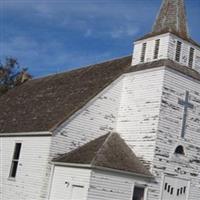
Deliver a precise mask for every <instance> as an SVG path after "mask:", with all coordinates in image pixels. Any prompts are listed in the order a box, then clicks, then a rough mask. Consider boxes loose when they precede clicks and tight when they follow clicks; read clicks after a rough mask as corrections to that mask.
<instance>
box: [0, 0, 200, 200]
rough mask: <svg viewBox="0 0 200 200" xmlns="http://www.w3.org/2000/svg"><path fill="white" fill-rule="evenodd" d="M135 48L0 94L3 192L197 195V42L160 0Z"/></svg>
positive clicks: (169, 1)
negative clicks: (127, 54) (131, 51)
mask: <svg viewBox="0 0 200 200" xmlns="http://www.w3.org/2000/svg"><path fill="white" fill-rule="evenodd" d="M133 49H134V50H133V53H132V55H131V56H126V57H122V58H118V59H114V60H109V61H107V62H103V63H99V64H95V65H91V66H87V67H83V68H80V69H76V70H72V71H69V72H65V73H60V74H55V75H50V76H46V77H43V78H36V79H33V80H30V81H27V82H26V83H24V84H23V85H21V86H19V87H17V88H15V89H12V90H10V91H9V92H7V93H6V94H5V95H3V96H2V97H0V111H1V114H0V155H1V156H0V199H1V200H14V199H15V200H200V44H198V43H197V42H195V41H194V40H192V39H191V37H190V35H189V31H188V25H187V17H186V10H185V2H184V0H163V2H162V5H161V8H160V11H159V13H158V16H157V18H156V20H155V23H154V25H153V28H152V31H150V32H149V33H148V34H147V35H145V36H142V37H141V38H139V39H138V40H137V41H135V42H134V46H133Z"/></svg>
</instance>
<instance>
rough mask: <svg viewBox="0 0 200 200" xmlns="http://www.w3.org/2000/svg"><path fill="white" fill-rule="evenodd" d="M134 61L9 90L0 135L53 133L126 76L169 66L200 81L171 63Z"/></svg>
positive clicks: (1, 105)
mask: <svg viewBox="0 0 200 200" xmlns="http://www.w3.org/2000/svg"><path fill="white" fill-rule="evenodd" d="M131 59H132V57H131V56H128V57H124V58H120V59H115V60H112V61H108V62H104V63H100V64H96V65H92V66H89V67H85V68H81V69H77V70H73V71H70V72H66V73H61V74H56V75H52V76H47V77H44V78H39V79H35V80H31V81H28V82H27V83H25V84H24V85H21V86H19V87H17V88H15V89H13V90H10V91H9V92H8V93H6V94H5V95H3V96H1V97H0V110H1V115H0V133H3V134H4V133H5V134H6V133H21V132H40V131H52V130H54V129H55V128H56V127H57V126H58V125H59V124H61V123H62V122H63V121H65V120H66V119H68V118H69V117H70V116H71V115H72V114H74V113H75V112H76V111H78V110H79V109H80V108H82V107H83V106H84V105H85V104H86V103H87V102H88V101H89V100H91V99H92V98H93V97H94V96H96V95H97V94H98V93H99V92H100V91H102V90H103V89H104V88H105V87H107V86H108V85H109V84H110V83H112V82H113V81H114V80H115V79H117V78H118V77H119V76H121V75H122V74H124V73H128V72H134V71H138V70H145V69H151V68H156V67H161V66H166V67H169V68H171V69H174V70H176V71H178V72H180V73H182V74H185V75H187V76H190V77H192V78H194V79H196V80H200V74H199V73H198V72H197V71H195V70H193V69H191V68H188V67H186V66H182V65H180V64H178V63H176V62H174V61H172V60H166V59H163V60H158V61H153V62H149V63H143V64H138V65H135V66H131ZM1 135H2V134H1Z"/></svg>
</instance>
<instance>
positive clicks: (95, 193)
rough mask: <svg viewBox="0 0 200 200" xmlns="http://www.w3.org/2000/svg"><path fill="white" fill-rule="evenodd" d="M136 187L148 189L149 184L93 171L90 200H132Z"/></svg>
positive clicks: (117, 174) (116, 174) (128, 177)
mask: <svg viewBox="0 0 200 200" xmlns="http://www.w3.org/2000/svg"><path fill="white" fill-rule="evenodd" d="M134 185H144V186H146V187H147V188H148V186H147V182H146V181H145V180H142V179H138V178H137V177H133V176H127V175H123V174H120V173H112V172H105V171H104V172H103V171H100V170H93V171H92V174H91V181H90V188H89V192H88V200H94V199H95V200H132V195H133V188H134Z"/></svg>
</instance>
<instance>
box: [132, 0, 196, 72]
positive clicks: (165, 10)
mask: <svg viewBox="0 0 200 200" xmlns="http://www.w3.org/2000/svg"><path fill="white" fill-rule="evenodd" d="M157 60H171V61H174V62H176V63H179V64H181V65H183V66H186V67H189V68H192V69H194V70H196V71H198V72H200V44H198V43H197V42H195V41H194V40H192V39H191V38H190V36H189V33H188V25H187V17H186V9H185V4H184V0H163V3H162V5H161V8H160V12H159V14H158V16H157V18H156V20H155V23H154V25H153V28H152V31H151V32H150V33H149V34H146V35H145V36H143V37H142V38H139V39H138V40H137V41H136V42H135V43H134V53H133V60H132V66H134V65H138V64H142V63H148V62H154V61H157Z"/></svg>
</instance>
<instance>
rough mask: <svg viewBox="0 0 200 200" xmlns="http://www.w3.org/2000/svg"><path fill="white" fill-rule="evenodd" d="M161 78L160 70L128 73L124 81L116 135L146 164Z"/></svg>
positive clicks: (152, 145) (152, 141) (154, 130)
mask: <svg viewBox="0 0 200 200" xmlns="http://www.w3.org/2000/svg"><path fill="white" fill-rule="evenodd" d="M163 75H164V70H162V68H161V69H154V70H146V71H142V72H137V73H130V74H127V75H126V77H125V78H124V80H123V81H124V84H123V91H122V99H121V103H120V109H119V115H118V122H117V132H118V133H120V134H121V136H122V137H123V138H124V139H125V141H126V142H127V144H128V145H129V146H130V147H131V148H132V150H133V151H134V153H135V154H136V155H137V156H138V157H140V158H141V160H143V161H144V163H145V164H148V165H150V164H151V162H152V161H153V155H154V149H155V139H156V133H157V126H158V119H159V111H160V102H161V94H162V82H163Z"/></svg>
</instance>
